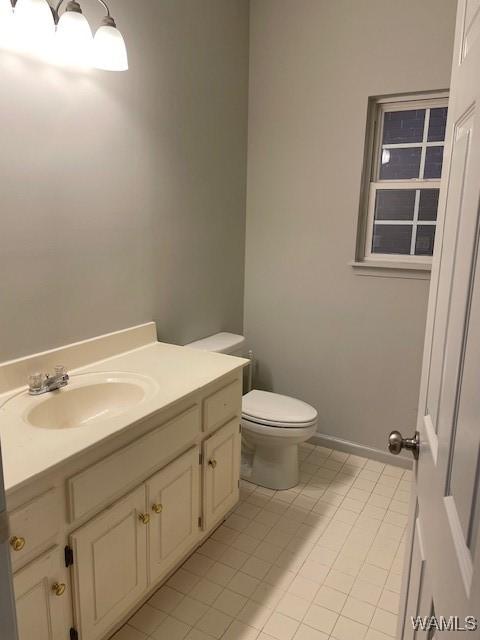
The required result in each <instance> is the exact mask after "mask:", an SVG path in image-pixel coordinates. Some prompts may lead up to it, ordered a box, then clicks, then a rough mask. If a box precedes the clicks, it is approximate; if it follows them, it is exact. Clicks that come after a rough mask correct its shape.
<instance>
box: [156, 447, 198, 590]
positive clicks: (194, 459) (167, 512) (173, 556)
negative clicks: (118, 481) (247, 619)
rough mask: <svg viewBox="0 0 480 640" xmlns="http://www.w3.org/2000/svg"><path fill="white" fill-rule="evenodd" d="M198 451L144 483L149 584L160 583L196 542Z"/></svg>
mask: <svg viewBox="0 0 480 640" xmlns="http://www.w3.org/2000/svg"><path fill="white" fill-rule="evenodd" d="M199 491H200V465H199V449H198V447H195V448H194V449H192V450H190V451H189V452H187V453H186V454H184V455H183V456H181V457H180V458H178V459H177V460H175V461H174V462H172V463H171V464H169V465H168V466H167V467H165V469H162V471H160V472H159V473H157V474H155V475H154V476H153V477H152V478H150V480H149V481H148V482H147V504H148V505H149V509H150V527H149V551H150V556H149V558H150V562H149V568H150V582H152V583H155V582H157V581H158V580H160V579H161V578H162V577H163V576H164V575H165V574H166V572H167V571H168V569H169V568H170V567H172V566H173V565H174V564H175V563H176V562H178V561H180V560H181V559H182V556H184V555H186V554H187V553H188V551H190V549H191V548H192V547H193V546H194V545H195V543H196V542H197V540H198V538H199V536H200V533H199V528H198V516H199V501H200V495H199Z"/></svg>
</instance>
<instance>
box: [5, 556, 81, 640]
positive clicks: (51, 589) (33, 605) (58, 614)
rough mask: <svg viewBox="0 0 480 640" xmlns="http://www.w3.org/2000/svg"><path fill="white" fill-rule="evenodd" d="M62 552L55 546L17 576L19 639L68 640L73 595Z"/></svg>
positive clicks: (15, 582) (16, 593)
mask: <svg viewBox="0 0 480 640" xmlns="http://www.w3.org/2000/svg"><path fill="white" fill-rule="evenodd" d="M68 578H69V576H68V571H67V569H66V568H65V561H64V558H63V550H62V551H60V550H59V548H58V547H55V549H53V550H52V551H50V552H49V553H46V554H45V555H43V556H41V557H40V558H38V559H37V560H35V561H34V562H31V563H30V564H29V565H27V566H26V567H25V568H24V569H22V570H21V571H18V572H17V573H16V574H15V576H14V588H15V599H16V606H17V626H18V639H19V640H65V638H68V635H69V630H70V627H71V624H72V623H71V597H72V596H71V592H70V588H69V580H68Z"/></svg>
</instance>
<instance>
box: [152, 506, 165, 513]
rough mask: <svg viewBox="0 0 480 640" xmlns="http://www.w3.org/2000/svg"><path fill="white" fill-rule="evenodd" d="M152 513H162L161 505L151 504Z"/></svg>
mask: <svg viewBox="0 0 480 640" xmlns="http://www.w3.org/2000/svg"><path fill="white" fill-rule="evenodd" d="M152 511H153V512H154V513H162V511H163V504H152Z"/></svg>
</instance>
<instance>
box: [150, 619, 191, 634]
mask: <svg viewBox="0 0 480 640" xmlns="http://www.w3.org/2000/svg"><path fill="white" fill-rule="evenodd" d="M190 629H191V627H190V625H188V624H185V622H180V620H177V619H176V618H172V617H171V616H168V617H167V618H165V620H164V621H163V622H162V623H161V625H160V626H159V627H157V629H156V630H155V632H154V633H153V634H152V638H154V639H155V640H183V639H184V638H185V636H186V635H187V634H188V632H189V631H190Z"/></svg>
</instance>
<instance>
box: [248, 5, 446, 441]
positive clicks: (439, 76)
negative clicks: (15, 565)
mask: <svg viewBox="0 0 480 640" xmlns="http://www.w3.org/2000/svg"><path fill="white" fill-rule="evenodd" d="M455 8H456V2H455V1H454V0H422V1H421V2H419V1H418V0H402V2H398V0H356V1H354V2H352V0H335V1H334V2H332V1H331V0H295V1H292V0H252V2H251V9H250V12H251V17H250V20H251V30H250V44H251V49H250V108H249V162H248V191H247V251H246V283H245V286H246V297H245V329H246V334H247V336H248V338H249V341H250V343H251V345H252V347H253V349H254V350H255V352H256V354H257V356H258V358H259V371H258V384H259V385H260V386H262V387H264V388H267V389H272V390H275V391H277V392H280V393H286V394H292V395H294V396H298V397H300V398H303V399H304V400H306V401H307V402H310V403H312V404H313V405H314V406H315V407H317V408H318V411H319V413H320V425H319V431H321V432H322V433H324V434H328V435H331V436H335V437H337V438H342V439H345V440H349V441H353V442H357V443H361V444H365V445H368V446H372V447H376V448H379V449H384V448H385V438H386V434H387V433H388V432H389V430H391V429H392V428H395V427H400V428H401V429H402V430H404V431H405V432H407V433H409V432H410V431H412V430H413V427H414V424H415V419H416V407H417V401H418V391H419V378H420V366H421V356H422V347H423V336H424V325H425V317H426V306H427V295H428V281H425V280H423V281H422V280H406V279H399V278H383V277H364V276H359V275H356V274H355V273H354V271H353V270H352V267H350V266H349V264H348V263H349V262H350V261H351V260H353V258H354V248H355V234H356V221H357V215H358V205H359V194H360V183H361V170H362V159H363V151H364V138H365V123H366V111H367V101H368V97H369V96H374V95H381V94H389V93H400V92H413V91H424V90H428V89H442V88H446V87H448V84H449V77H450V67H451V56H452V46H453V29H454V24H455Z"/></svg>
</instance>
